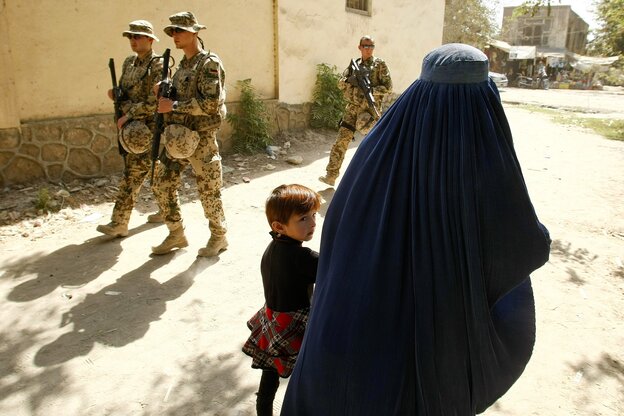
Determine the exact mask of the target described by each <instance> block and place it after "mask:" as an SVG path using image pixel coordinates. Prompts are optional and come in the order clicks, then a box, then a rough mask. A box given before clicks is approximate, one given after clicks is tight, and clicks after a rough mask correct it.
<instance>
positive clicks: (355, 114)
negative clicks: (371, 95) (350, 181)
mask: <svg viewBox="0 0 624 416" xmlns="http://www.w3.org/2000/svg"><path fill="white" fill-rule="evenodd" d="M362 116H369V117H368V118H367V119H369V120H370V121H369V122H367V123H366V124H365V126H362V125H361V124H362V123H361V120H362V118H363V117H362ZM375 122H376V120H373V119H372V116H371V115H370V110H369V108H368V104H366V103H365V102H364V103H362V104H359V105H358V104H353V103H349V104H347V107H346V108H345V112H344V115H343V116H342V122H341V126H340V128H339V129H338V137H337V138H336V141H335V142H334V144H333V145H332V148H331V151H330V152H329V162H327V167H326V168H325V170H326V171H327V177H329V178H333V179H336V178H337V177H338V175H340V167H341V166H342V162H343V161H344V157H345V154H346V153H347V149H349V144H350V143H351V142H352V141H353V137H354V134H355V131H356V130H358V131H361V132H362V133H363V134H366V133H368V131H369V130H370V129H371V128H372V127H373V126H374V125H375Z"/></svg>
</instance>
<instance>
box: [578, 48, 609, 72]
mask: <svg viewBox="0 0 624 416" xmlns="http://www.w3.org/2000/svg"><path fill="white" fill-rule="evenodd" d="M567 55H568V57H569V58H570V65H572V67H573V68H574V69H578V70H579V71H582V72H606V71H608V70H609V67H610V66H611V65H612V64H613V63H614V62H615V61H617V60H618V59H619V56H608V57H603V56H583V55H579V54H576V53H572V52H569V53H568V54H567Z"/></svg>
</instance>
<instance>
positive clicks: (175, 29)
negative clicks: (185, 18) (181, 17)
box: [171, 27, 188, 33]
mask: <svg viewBox="0 0 624 416" xmlns="http://www.w3.org/2000/svg"><path fill="white" fill-rule="evenodd" d="M171 31H172V32H173V33H182V32H188V30H184V29H181V28H179V27H174V28H172V29H171Z"/></svg>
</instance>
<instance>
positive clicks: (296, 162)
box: [286, 155, 303, 165]
mask: <svg viewBox="0 0 624 416" xmlns="http://www.w3.org/2000/svg"><path fill="white" fill-rule="evenodd" d="M286 162H288V163H290V164H291V165H300V164H302V163H303V157H302V156H299V155H297V156H290V157H288V158H287V159H286Z"/></svg>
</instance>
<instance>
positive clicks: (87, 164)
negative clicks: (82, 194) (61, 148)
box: [67, 149, 102, 176]
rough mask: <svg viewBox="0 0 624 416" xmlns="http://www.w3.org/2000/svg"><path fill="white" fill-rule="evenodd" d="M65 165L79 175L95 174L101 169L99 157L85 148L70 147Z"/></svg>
mask: <svg viewBox="0 0 624 416" xmlns="http://www.w3.org/2000/svg"><path fill="white" fill-rule="evenodd" d="M67 167H68V168H69V169H70V170H71V171H73V172H74V173H76V174H77V175H79V176H95V175H96V174H99V173H100V172H101V171H102V163H101V162H100V159H99V158H98V157H97V156H95V155H94V154H93V153H92V152H90V151H89V150H87V149H71V150H70V151H69V156H68V158H67Z"/></svg>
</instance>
